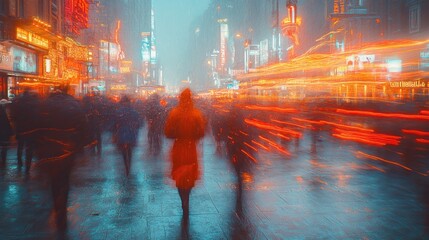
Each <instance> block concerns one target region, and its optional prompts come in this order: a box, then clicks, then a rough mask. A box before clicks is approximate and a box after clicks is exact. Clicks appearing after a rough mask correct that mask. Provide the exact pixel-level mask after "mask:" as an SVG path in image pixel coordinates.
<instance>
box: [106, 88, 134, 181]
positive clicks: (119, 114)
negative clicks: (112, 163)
mask: <svg viewBox="0 0 429 240" xmlns="http://www.w3.org/2000/svg"><path fill="white" fill-rule="evenodd" d="M119 105H120V106H119V108H118V110H117V111H116V118H115V132H114V136H113V137H114V140H115V142H116V145H117V146H118V149H119V151H121V153H122V157H123V159H124V164H125V173H126V175H127V176H128V174H129V173H130V168H131V157H132V152H133V148H134V146H135V145H136V142H137V134H138V131H139V128H140V116H139V114H138V112H137V111H136V110H134V109H133V108H132V106H131V101H130V99H129V98H128V97H127V96H123V97H122V99H121V101H120V103H119Z"/></svg>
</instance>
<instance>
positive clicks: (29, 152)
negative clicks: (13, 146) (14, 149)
mask: <svg viewBox="0 0 429 240" xmlns="http://www.w3.org/2000/svg"><path fill="white" fill-rule="evenodd" d="M33 151H34V142H33V141H32V140H30V139H27V140H26V141H25V171H26V172H27V173H28V172H29V171H30V168H31V161H32V159H33Z"/></svg>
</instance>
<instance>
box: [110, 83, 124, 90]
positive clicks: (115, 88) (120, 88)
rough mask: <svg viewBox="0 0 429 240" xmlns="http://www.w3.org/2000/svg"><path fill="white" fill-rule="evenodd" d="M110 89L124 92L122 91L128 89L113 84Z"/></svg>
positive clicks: (121, 85)
mask: <svg viewBox="0 0 429 240" xmlns="http://www.w3.org/2000/svg"><path fill="white" fill-rule="evenodd" d="M110 89H111V90H118V91H124V90H127V89H128V87H127V85H125V84H113V85H112V86H111V87H110Z"/></svg>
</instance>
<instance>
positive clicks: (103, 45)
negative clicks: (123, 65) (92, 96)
mask: <svg viewBox="0 0 429 240" xmlns="http://www.w3.org/2000/svg"><path fill="white" fill-rule="evenodd" d="M120 53H121V52H120V46H119V45H118V44H116V43H112V42H110V43H109V42H107V41H100V54H99V57H100V75H101V76H106V75H109V74H118V73H119V60H120ZM108 65H109V66H108Z"/></svg>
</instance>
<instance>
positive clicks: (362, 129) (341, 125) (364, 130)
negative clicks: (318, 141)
mask: <svg viewBox="0 0 429 240" xmlns="http://www.w3.org/2000/svg"><path fill="white" fill-rule="evenodd" d="M320 123H323V124H328V125H332V126H336V127H342V128H348V129H354V130H357V131H363V132H374V130H372V129H368V128H361V127H355V126H348V125H344V124H339V123H334V122H328V121H320Z"/></svg>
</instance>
